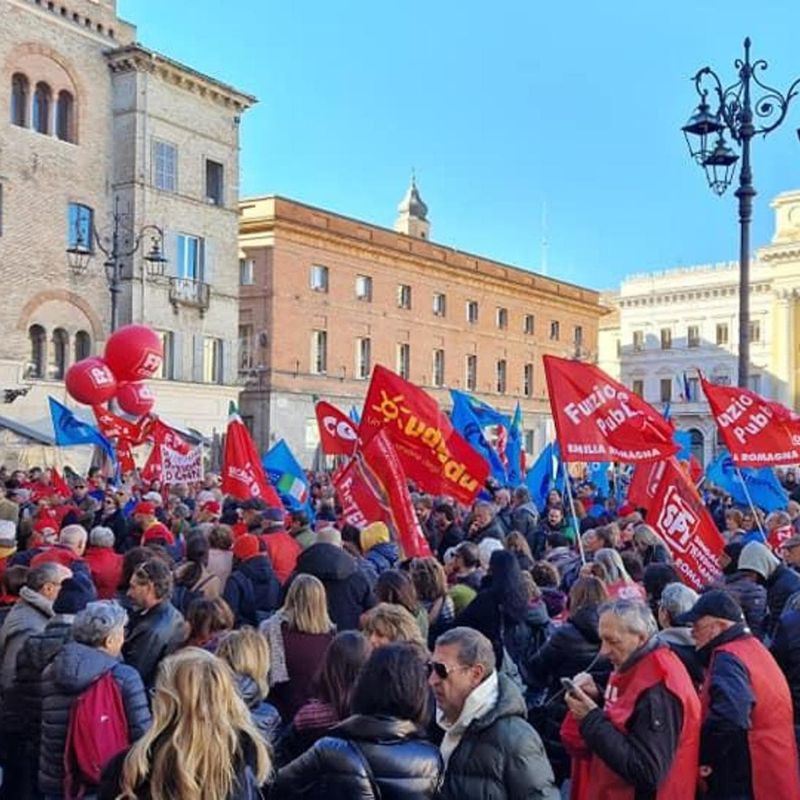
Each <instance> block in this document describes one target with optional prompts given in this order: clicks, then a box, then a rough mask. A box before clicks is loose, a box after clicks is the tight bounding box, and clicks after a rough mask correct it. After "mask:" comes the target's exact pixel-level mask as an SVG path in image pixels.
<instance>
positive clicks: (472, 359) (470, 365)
mask: <svg viewBox="0 0 800 800" xmlns="http://www.w3.org/2000/svg"><path fill="white" fill-rule="evenodd" d="M464 384H465V385H466V387H467V389H469V391H471V392H474V391H475V389H476V388H477V386H478V356H467V360H466V363H465V368H464Z"/></svg>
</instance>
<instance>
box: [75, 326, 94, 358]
mask: <svg viewBox="0 0 800 800" xmlns="http://www.w3.org/2000/svg"><path fill="white" fill-rule="evenodd" d="M91 354H92V339H91V337H90V336H89V334H88V333H86V331H78V332H77V333H76V334H75V360H76V361H82V360H83V359H84V358H89V356H90V355H91Z"/></svg>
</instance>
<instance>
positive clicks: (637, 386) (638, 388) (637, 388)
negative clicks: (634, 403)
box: [631, 379, 644, 397]
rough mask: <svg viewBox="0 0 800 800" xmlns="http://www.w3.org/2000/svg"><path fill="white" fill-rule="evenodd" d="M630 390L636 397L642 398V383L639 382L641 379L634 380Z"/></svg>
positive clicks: (641, 381)
mask: <svg viewBox="0 0 800 800" xmlns="http://www.w3.org/2000/svg"><path fill="white" fill-rule="evenodd" d="M631 389H632V391H633V393H634V394H635V395H636V396H637V397H644V381H643V380H641V379H636V380H634V381H633V384H632V385H631Z"/></svg>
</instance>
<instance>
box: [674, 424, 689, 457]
mask: <svg viewBox="0 0 800 800" xmlns="http://www.w3.org/2000/svg"><path fill="white" fill-rule="evenodd" d="M672 441H673V442H675V444H676V445H678V447H680V450H678V452H677V453H675V458H677V459H678V461H688V460H689V459H690V458H691V457H692V434H691V433H689V431H675V432H674V433H673V434H672Z"/></svg>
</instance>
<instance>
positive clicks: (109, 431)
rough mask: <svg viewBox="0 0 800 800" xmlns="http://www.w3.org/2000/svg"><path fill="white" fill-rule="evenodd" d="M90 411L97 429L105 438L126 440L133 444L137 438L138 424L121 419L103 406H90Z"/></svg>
mask: <svg viewBox="0 0 800 800" xmlns="http://www.w3.org/2000/svg"><path fill="white" fill-rule="evenodd" d="M92 411H93V412H94V418H95V419H96V420H97V427H98V428H99V429H100V432H101V433H102V434H103V436H105V437H106V438H108V439H127V440H128V441H130V442H134V441H136V439H137V438H138V437H139V432H140V428H139V425H138V423H136V422H130V421H129V420H127V419H123V418H122V417H120V416H117V415H116V414H114V413H112V412H111V411H109V410H108V409H107V408H104V407H103V406H92Z"/></svg>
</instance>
